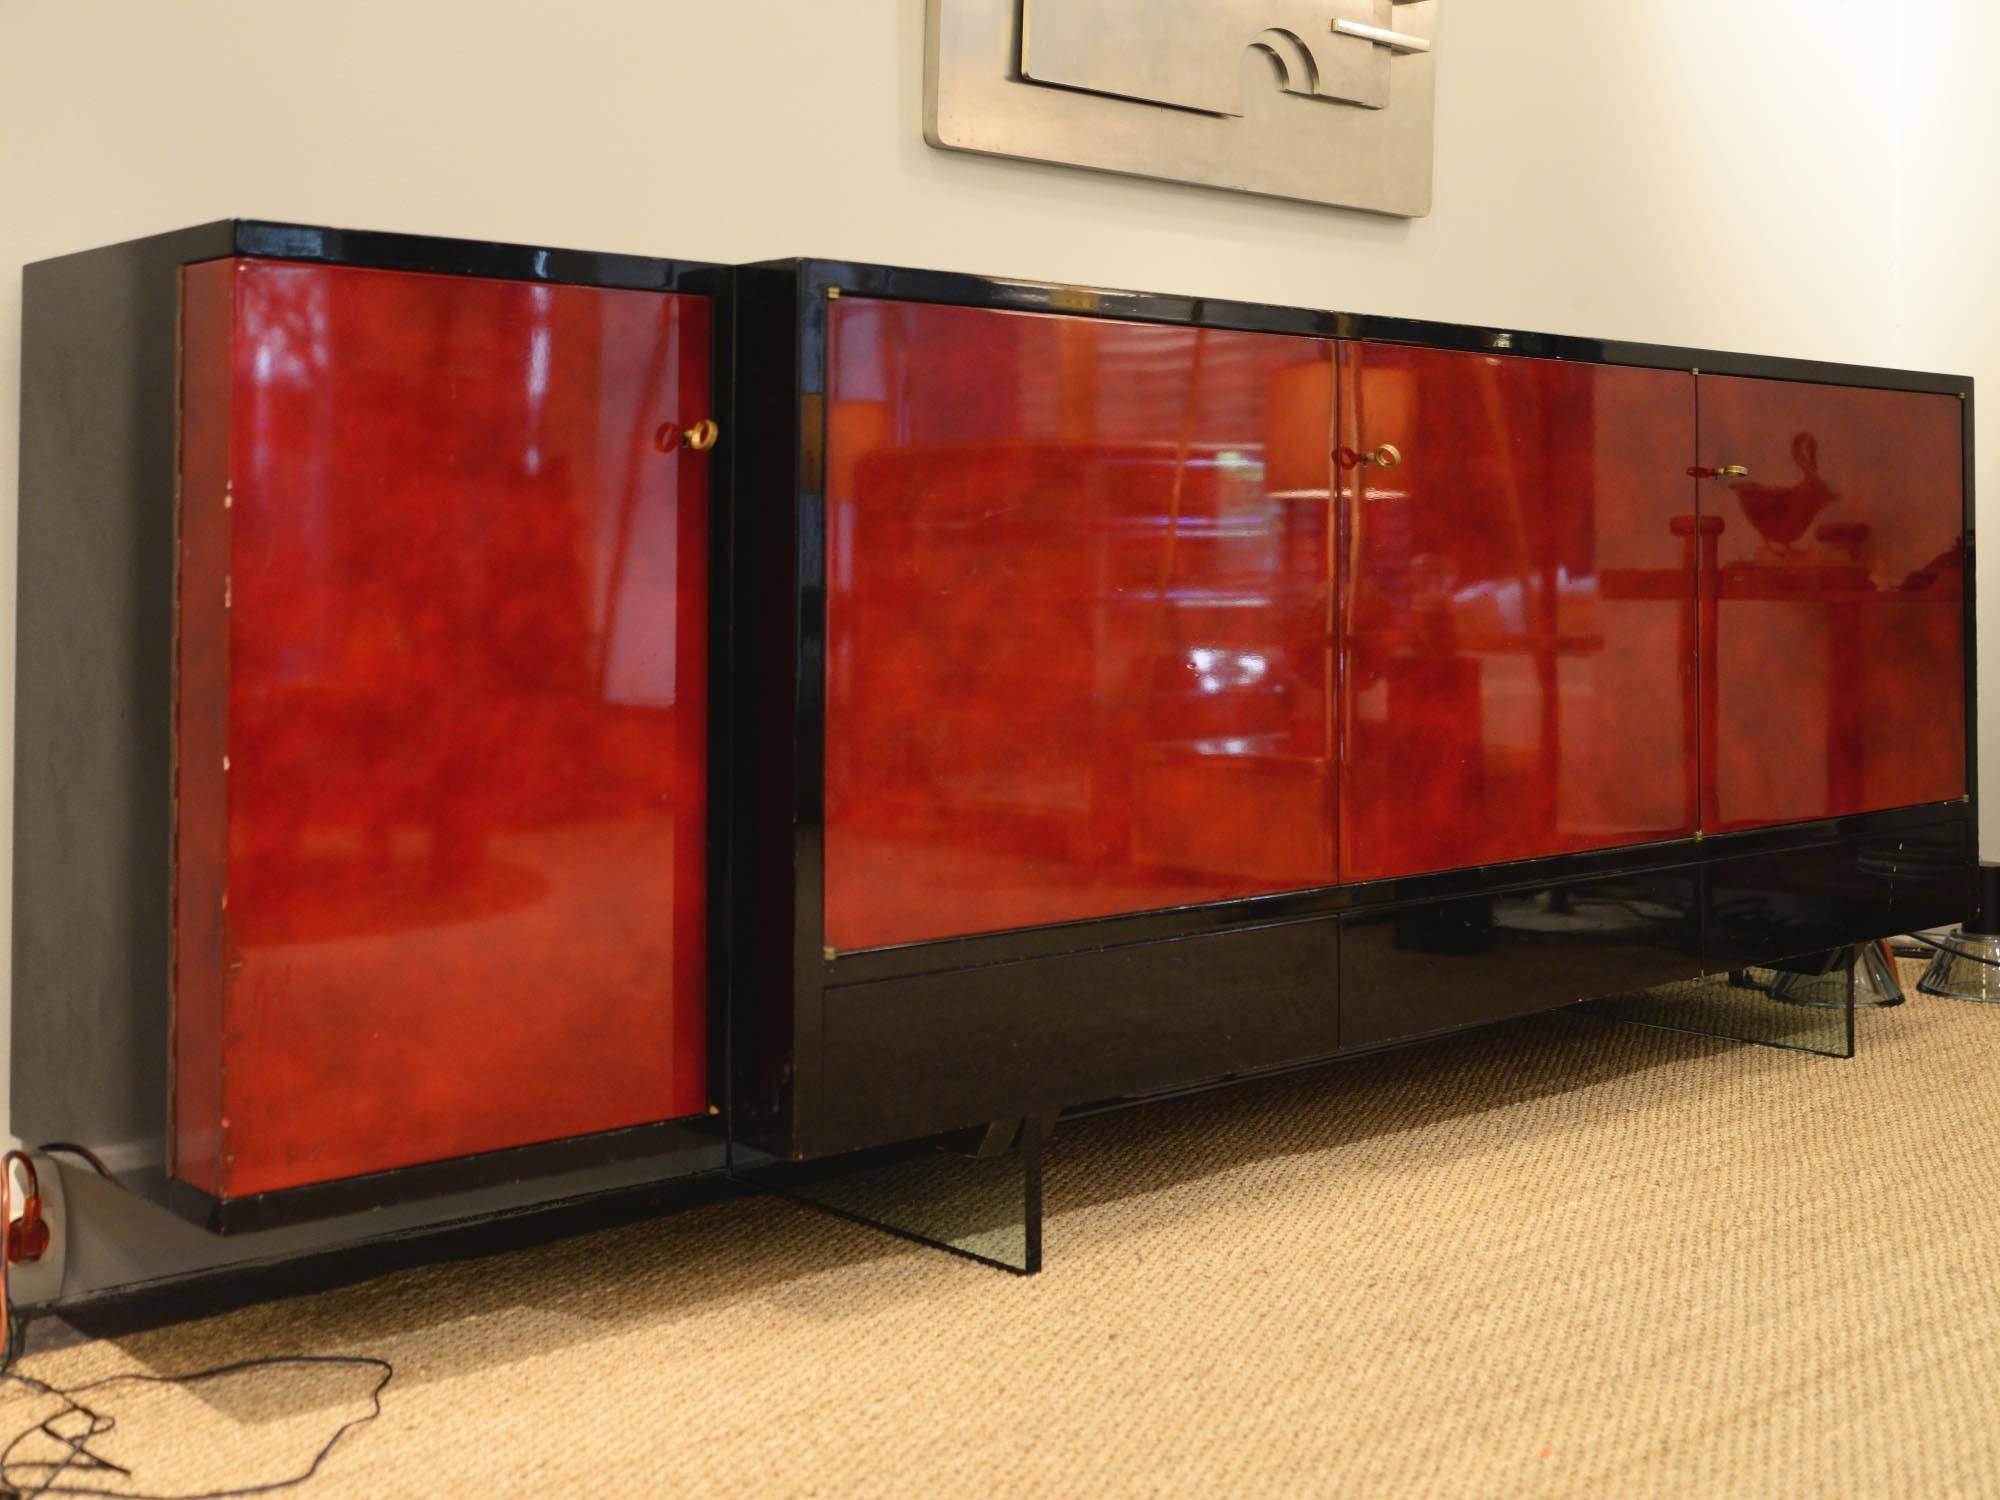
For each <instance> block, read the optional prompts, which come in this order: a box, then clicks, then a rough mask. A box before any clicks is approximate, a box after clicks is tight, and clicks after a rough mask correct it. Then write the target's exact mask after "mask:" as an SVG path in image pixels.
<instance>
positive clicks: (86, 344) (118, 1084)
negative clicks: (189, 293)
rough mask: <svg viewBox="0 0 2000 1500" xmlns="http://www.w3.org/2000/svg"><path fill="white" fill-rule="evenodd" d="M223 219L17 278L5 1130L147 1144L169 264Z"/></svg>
mask: <svg viewBox="0 0 2000 1500" xmlns="http://www.w3.org/2000/svg"><path fill="white" fill-rule="evenodd" d="M227 244H228V226H227V225H215V226H210V227H208V228H205V229H201V230H192V231H187V232H185V233H180V234H175V235H167V236H160V237H156V238H154V239H150V240H142V241H137V242H134V243H132V244H129V245H120V246H116V247H113V248H110V249H105V250H98V251H92V252H89V253H86V254H80V255H73V256H66V257H63V258H62V259H60V260H55V261H47V262H43V263H41V264H38V265H35V266H31V267H29V268H28V269H27V271H26V273H25V275H24V277H23V294H24V295H23V315H22V402H21V505H20V533H19V554H18V556H19V594H18V606H17V607H18V616H17V620H18V648H19V650H18V657H17V663H18V664H17V670H16V699H15V755H16V759H15V822H14V968H13V976H14V987H13V1015H14V1026H13V1036H12V1049H11V1056H12V1063H11V1069H12V1083H13V1089H12V1121H11V1123H12V1126H13V1129H14V1131H15V1133H16V1134H18V1135H19V1136H21V1137H23V1138H24V1139H28V1140H48V1139H50V1138H52V1137H58V1136H60V1137H64V1138H68V1139H73V1140H84V1141H89V1142H92V1143H94V1144H97V1145H102V1146H107V1147H117V1148H127V1149H131V1150H133V1151H136V1152H138V1153H139V1154H141V1155H150V1156H154V1157H156V1158H157V1155H158V1154H159V1153H161V1152H162V1151H163V1149H164V1142H163V1136H164V1131H165V1126H166V1114H167V1100H166V1092H167V1057H166V1047H167V983H168V934H169V913H168V882H169V865H168V858H169V838H170V830H171V819H172V810H171V806H170V799H171V772H170V769H169V765H168V761H169V756H170V754H171V750H172V705H171V693H172V683H171V673H172V667H173V578H174V564H173V545H174V543H173V503H174V424H175V389H176V384H177V379H176V377H177V360H176V358H175V336H176V325H177V321H178V312H179V295H178V294H179V285H178V276H177V268H178V266H179V265H180V264H181V263H182V262H184V261H188V260H196V259H204V258H207V257H210V256H213V255H217V254H221V253H226V247H227Z"/></svg>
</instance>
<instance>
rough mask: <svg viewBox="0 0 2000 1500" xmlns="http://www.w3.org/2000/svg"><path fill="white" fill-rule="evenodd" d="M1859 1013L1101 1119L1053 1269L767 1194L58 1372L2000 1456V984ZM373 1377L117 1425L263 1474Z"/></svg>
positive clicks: (1395, 1066)
mask: <svg viewBox="0 0 2000 1500" xmlns="http://www.w3.org/2000/svg"><path fill="white" fill-rule="evenodd" d="M1912 977H1914V976H1912ZM1861 1046H1862V1051H1861V1055H1860V1057H1859V1058H1858V1059H1857V1060H1855V1061H1853V1062H1839V1061H1832V1060H1823V1059H1820V1058H1815V1057H1807V1056H1798V1055H1792V1054H1787V1053H1781V1052H1776V1051H1771V1050H1768V1049H1764V1048H1758V1047H1751V1046H1739V1045H1732V1044H1727V1043H1720V1042H1709V1041H1705V1040H1701V1039H1697V1038H1689V1037H1682V1036H1675V1035H1671V1034H1667V1033H1661V1032H1654V1031H1647V1030H1643V1029H1638V1028H1632V1027H1625V1026H1619V1025H1615V1024H1612V1023H1608V1022H1604V1021H1599V1020H1593V1019H1589V1018H1586V1017H1582V1016H1576V1015H1558V1016H1553V1017H1545V1018H1541V1019H1537V1020H1534V1021H1529V1022H1523V1023H1519V1024H1515V1025H1511V1026H1508V1027H1504V1028H1500V1029H1496V1030H1489V1031H1486V1032H1483V1033H1479V1034H1475V1035H1471V1036H1466V1037H1462V1038H1459V1039H1456V1040H1452V1041H1447V1042H1443V1043H1438V1044H1433V1045H1430V1046H1427V1047H1422V1048H1418V1049H1414V1050H1411V1051H1407V1052H1403V1053H1399V1054H1394V1055H1390V1056H1387V1057H1383V1058H1380V1059H1377V1060H1374V1061H1368V1062H1362V1063H1356V1064H1352V1065H1348V1066H1344V1067H1339V1068H1335V1069H1333V1070H1330V1071H1326V1072H1322V1073H1319V1074H1315V1075H1311V1076H1307V1077H1301V1078H1295V1079H1289V1080H1283V1081H1276V1082H1269V1083H1265V1084H1261V1085H1257V1086H1254V1087H1249V1088H1244V1089H1239V1090H1236V1091H1233V1092H1228V1093H1223V1094H1217V1095H1211V1096H1208V1097H1205V1098H1201V1099H1195V1100H1187V1101H1181V1102H1178V1103H1173V1104H1164V1105H1156V1106H1154V1107H1152V1108H1150V1109H1148V1110H1145V1111H1141V1112H1138V1113H1130V1114H1125V1115H1119V1116H1109V1117H1100V1118H1098V1119H1095V1120H1091V1121H1086V1122H1082V1123H1079V1124H1076V1125H1074V1126H1069V1127H1065V1129H1064V1131H1063V1132H1061V1133H1060V1134H1059V1136H1058V1138H1057V1141H1056V1145H1055V1148H1054V1156H1053V1159H1052V1163H1051V1173H1052V1175H1051V1180H1050V1188H1049V1192H1050V1211H1051V1214H1052V1218H1051V1220H1050V1223H1049V1231H1048V1247H1049V1255H1050V1261H1049V1268H1048V1270H1047V1271H1046V1272H1045V1273H1044V1274H1043V1275H1042V1276H1041V1277H1040V1278H1039V1279H1036V1280H1032V1281H1028V1280H1022V1279H1018V1278H1014V1277H1010V1276H1007V1275H1004V1274H1002V1273H999V1272H995V1271H988V1270H985V1269H982V1268H980V1267H977V1266H973V1265H970V1264H967V1263H965V1262H962V1261H958V1260H955V1259H953V1258H950V1257H947V1256H944V1255H941V1254H937V1253H935V1252H929V1251H924V1250H921V1249H918V1248H915V1247H912V1246H908V1245H906V1244H904V1243H901V1242H899V1241H895V1240H891V1239H887V1238H883V1237H878V1236H876V1235H874V1234H872V1233H870V1232H868V1231H866V1230H863V1229H860V1228H856V1227H851V1226H849V1225H847V1224H845V1223H842V1222H839V1221H836V1220H831V1219H828V1218H825V1217H822V1216H818V1215H815V1214H814V1213H812V1212H810V1211H808V1210H804V1209H800V1208H797V1207H794V1206H791V1205H789V1204H787V1203H783V1202H778V1201H766V1200H754V1201H745V1202H737V1203H730V1204H726V1205H723V1206H720V1207H716V1208H713V1209H705V1210H699V1211H694V1212H690V1213H687V1214H683V1215H681V1216H678V1217H673V1218H669V1219H666V1220H663V1221H660V1222H656V1223H651V1224H647V1225H643V1226H639V1227H636V1228H633V1229H628V1230H620V1231H616V1232H612V1233H608V1234H604V1235H601V1236H599V1237H596V1238H593V1239H589V1240H585V1241H581V1242H571V1243H566V1244H562V1245H559V1246H555V1247H551V1248H548V1249H545V1250H539V1251H532V1252H527V1253H523V1254H519V1255H515V1256H513V1257H511V1258H508V1259H504V1260H500V1261H488V1262H481V1263H471V1264H465V1265H458V1266H451V1267H443V1268H437V1269H432V1270H426V1271H420V1272H413V1273H407V1274H401V1275H397V1276H395V1277H392V1278H388V1279H385V1280H382V1281H378V1282H375V1283H372V1284H370V1285H367V1286H365V1287H360V1288H355V1289H351V1290H348V1291H344V1292H340V1293H336V1294H332V1295H328V1296H324V1297H319V1298H314V1299H309V1300H304V1301H296V1302H292V1303H288V1304H282V1305H276V1306H265V1307H259V1308H256V1309H253V1310H249V1311H246V1312H243V1313H240V1314H236V1315H232V1316H229V1317H225V1318H219V1319H215V1320H213V1321H210V1322H207V1323H203V1324H197V1325H192V1326H186V1327H182V1328H178V1329H174V1330H169V1331H166V1332H162V1333H158V1334H153V1335H148V1336H145V1337H139V1338H134V1339H131V1340H129V1341H125V1342H122V1343H118V1344H109V1345H107V1344H95V1345H87V1346H83V1347H79V1348H74V1349H69V1350H64V1351H60V1352H56V1353H52V1354H46V1355H41V1356H38V1357H36V1358H35V1359H33V1360H31V1361H29V1364H28V1368H29V1369H30V1370H32V1372H33V1373H35V1374H37V1375H39V1376H41V1377H42V1378H44V1379H47V1380H52V1381H58V1382H62V1383H71V1382H75V1381H78V1380H82V1379H85V1378H88V1377H91V1376H94V1375H101V1374H105V1373H108V1372H113V1371H118V1370H125V1369H143V1370H149V1371H175V1370H181V1369H186V1368H190V1367H194V1366H200V1365H207V1364H211V1363H214V1362H218V1361H222V1360H228V1359H234V1358H240V1357H243V1356H246V1355H251V1354H262V1353H280V1352H290V1351H297V1350H309V1351H316V1352H365V1353H371V1354H378V1355H381V1356H383V1357H385V1358H388V1359H390V1360H392V1361H394V1363H395V1366H396V1376H395V1380H394V1382H393V1383H392V1384H391V1385H390V1387H389V1389H388V1392H387V1394H386V1397H385V1398H384V1411H383V1416H382V1418H381V1420H379V1421H378V1422H376V1423H375V1424H373V1425H372V1426H368V1427H363V1428H360V1429H357V1430H356V1431H354V1432H353V1433H351V1434H350V1435H349V1436H348V1437H347V1438H346V1440H345V1441H344V1442H343V1443H342V1444H341V1445H340V1446H339V1447H338V1448H337V1449H336V1451H335V1452H334V1454H333V1456H332V1457H331V1458H330V1459H329V1460H328V1462H327V1465H326V1467H325V1468H324V1470H323V1471H322V1473H321V1475H320V1477H319V1478H317V1479H316V1480H314V1481H313V1482H312V1483H311V1484H310V1485H308V1486H306V1487H305V1488H304V1489H303V1490H302V1491H300V1492H299V1493H303V1494H307V1495H312V1496H349V1495H354V1496H362V1495H365V1496H437V1495H458V1494H504V1495H531V1494H532V1495H551V1494H554V1495H565V1496H566V1495H597V1494H605V1495H646V1496H660V1495H668V1496H692V1495H708V1494H758V1495H846V1494H857V1495H892V1494H912V1495H915V1494H922V1495H927V1496H928V1495H965V1496H994V1495H1094V1494H1103V1493H1126V1492H1131V1493H1168V1492H1172V1493H1184V1492H1195V1491H1199V1492H1204V1493H1209V1494H1246V1493H1247V1494H1309V1495H1333V1494H1340V1495H1365V1496H1402V1495H1412V1496H1426V1497H1429V1496H1442V1495H1505V1496H1514V1495H1577V1496H1627V1495H1648V1494H1663V1495H1690V1494H1714V1495H1731V1496H1742V1495H1760V1496H1761V1495H1814V1496H1819V1495H1839V1494H1853V1495H1869V1496H1905V1495H1922V1496H1937V1495H1956V1494H1967V1495H1970V1494H1988V1495H1990V1494H1996V1493H2000V1287H1996V1278H1995V1271H1996V1246H2000V1008H1996V1009H1987V1008H1982V1007H1978V1006H1972V1005H1964V1004H1955V1003H1951V1002H1947V1001H1942V1000H1933V999H1927V998H1924V997H1917V998H1915V999H1914V1000H1913V1001H1912V1003H1910V1004H1909V1005H1907V1006H1904V1007H1903V1008H1901V1009H1900V1010H1896V1011H1892V1012H1886V1013H1872V1014H1866V1015H1864V1016H1863V1017H1862V1022H1861ZM367 1384H368V1380H367V1377H365V1376H363V1375H360V1374H356V1373H354V1372H349V1371H341V1370H331V1371H313V1372H309V1373H301V1374H289V1375H280V1376H271V1375H268V1374H266V1375H260V1376H256V1377H245V1378H243V1379H240V1380H233V1381H225V1382H222V1383H219V1384H218V1385H215V1386H211V1387H207V1388H204V1389H203V1390H201V1391H200V1392H199V1393H190V1392H187V1391H176V1390H167V1391H161V1392H155V1393H151V1394H149V1393H146V1392H144V1391H142V1390H130V1389H128V1390H124V1391H118V1390H117V1389H116V1388H114V1390H113V1391H111V1392H107V1393H105V1395H104V1401H105V1402H106V1403H107V1404H108V1405H110V1406H111V1407H113V1408H114V1409H115V1413H116V1415H117V1416H118V1419H119V1426H118V1428H117V1430H116V1431H115V1432H114V1433H112V1434H109V1435H108V1436H106V1437H105V1438H104V1439H102V1440H101V1441H100V1443H99V1445H98V1451H99V1452H101V1453H103V1454H104V1455H106V1456H108V1457H110V1458H113V1459H115V1460H116V1461H117V1462H119V1463H122V1464H125V1465H127V1466H130V1467H133V1468H134V1469H135V1470H136V1471H137V1473H136V1476H135V1479H134V1480H133V1481H131V1484H132V1485H133V1486H135V1487H138V1488H143V1489H145V1490H147V1491H149V1492H152V1493H165V1494H175V1493H185V1492H186V1491H188V1490H193V1489H200V1488H205V1487H207V1488H220V1487H226V1486H242V1485H247V1484H253V1483H257V1482H260V1481H264V1480H268V1479H270V1478H274V1477H278V1476H281V1475H283V1474H285V1473H286V1472H288V1471H290V1470H292V1469H294V1468H296V1467H297V1466H298V1465H299V1464H300V1463H302V1462H303V1460H304V1458H305V1457H306V1456H307V1455H309V1454H310V1453H311V1451H312V1450H313V1449H314V1448H316V1447H317V1446H318V1445H319V1444H320V1443H321V1442H322V1441H324V1439H325V1437H326V1436H327V1434H328V1433H329V1432H330V1431H331V1430H332V1428H334V1427H336V1426H338V1425H339V1423H340V1422H341V1421H342V1420H344V1419H345V1418H346V1417H348V1416H351V1415H355V1414H358V1413H359V1412H360V1411H362V1410H364V1409H365V1402H363V1401H361V1399H360V1398H361V1396H362V1395H363V1394H364V1393H365V1390H366V1387H367ZM32 1399H33V1398H28V1397H18V1396H17V1397H9V1398H7V1400H8V1401H10V1402H12V1403H13V1404H12V1405H9V1406H7V1407H6V1410H5V1412H4V1413H0V1416H5V1417H8V1418H10V1419H11V1418H19V1417H23V1416H25V1415H27V1414H28V1413H29V1412H30V1411H31V1410H32V1408H31V1406H30V1405H29V1403H30V1402H31V1401H32ZM8 1425H10V1426H11V1425H14V1423H13V1422H12V1421H11V1420H10V1421H9V1423H8ZM24 1451H26V1450H24ZM72 1480H74V1481H77V1482H88V1483H89V1484H91V1485H93V1486H96V1487H101V1488H105V1489H117V1488H119V1487H120V1486H121V1485H124V1484H125V1483H126V1482H125V1481H121V1480H119V1479H118V1477H117V1476H116V1475H115V1474H109V1473H107V1472H105V1471H99V1472H98V1473H96V1474H93V1475H90V1476H78V1475H66V1476H64V1481H63V1482H71V1481H72Z"/></svg>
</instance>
